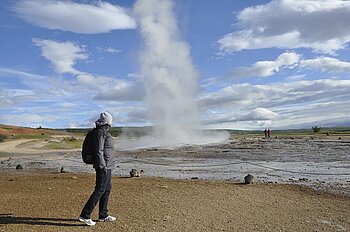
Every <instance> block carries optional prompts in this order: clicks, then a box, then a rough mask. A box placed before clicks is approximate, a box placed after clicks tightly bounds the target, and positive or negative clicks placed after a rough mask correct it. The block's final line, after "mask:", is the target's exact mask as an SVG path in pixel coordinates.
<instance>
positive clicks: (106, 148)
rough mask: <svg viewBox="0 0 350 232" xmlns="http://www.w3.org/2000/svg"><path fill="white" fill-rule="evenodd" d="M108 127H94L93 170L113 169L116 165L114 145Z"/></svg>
mask: <svg viewBox="0 0 350 232" xmlns="http://www.w3.org/2000/svg"><path fill="white" fill-rule="evenodd" d="M109 128H110V127H109V126H108V125H102V126H99V125H96V132H95V136H94V148H95V151H94V152H95V163H94V165H93V167H94V168H95V169H113V168H114V166H115V163H116V159H115V151H114V143H113V138H112V136H111V134H110V133H109Z"/></svg>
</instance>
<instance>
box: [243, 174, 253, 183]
mask: <svg viewBox="0 0 350 232" xmlns="http://www.w3.org/2000/svg"><path fill="white" fill-rule="evenodd" d="M254 182H255V177H254V176H253V175H250V174H248V175H246V176H245V177H244V183H245V184H253V183H254Z"/></svg>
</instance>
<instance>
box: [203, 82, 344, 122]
mask: <svg viewBox="0 0 350 232" xmlns="http://www.w3.org/2000/svg"><path fill="white" fill-rule="evenodd" d="M349 89H350V80H331V79H326V80H313V81H296V82H289V83H274V84H268V85H253V84H232V85H230V86H227V87H225V88H222V89H220V90H217V91H216V92H214V93H203V94H202V96H201V97H200V98H199V103H200V106H201V111H202V117H203V120H204V121H205V122H206V123H211V124H212V125H216V126H220V125H221V124H222V126H224V127H231V128H232V127H233V128H242V129H244V128H245V129H247V128H251V129H254V128H260V126H261V124H259V122H260V123H261V122H262V121H269V122H271V125H272V126H273V127H283V128H287V127H288V126H292V125H293V128H298V125H299V128H300V127H302V125H304V123H308V124H307V125H310V124H311V123H312V122H315V121H319V122H323V123H327V122H330V120H331V119H334V118H339V117H342V118H343V119H344V120H345V118H344V117H345V116H347V115H349V114H350V108H349V107H346V105H349V104H350V100H349V99H350V91H349ZM248 120H252V121H254V123H251V124H249V123H246V122H247V121H248ZM347 122H348V123H349V122H350V120H348V121H347ZM342 123H344V121H342ZM305 125H306V124H305ZM333 125H335V124H334V123H333Z"/></svg>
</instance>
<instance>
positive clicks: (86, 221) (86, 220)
mask: <svg viewBox="0 0 350 232" xmlns="http://www.w3.org/2000/svg"><path fill="white" fill-rule="evenodd" d="M79 221H81V222H84V223H85V224H86V225H88V226H94V225H96V222H94V221H93V220H91V219H86V218H82V217H79Z"/></svg>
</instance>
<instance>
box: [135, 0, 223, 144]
mask: <svg viewBox="0 0 350 232" xmlns="http://www.w3.org/2000/svg"><path fill="white" fill-rule="evenodd" d="M173 7H174V4H173V2H172V1H170V0H138V1H137V2H136V3H135V5H134V13H135V16H136V17H137V19H138V23H139V25H138V26H139V29H140V33H141V36H142V38H143V41H144V44H143V45H144V46H143V49H142V51H141V52H140V64H141V76H142V78H143V83H144V86H145V90H146V97H145V99H144V102H145V106H146V108H147V116H148V118H149V120H150V121H151V122H152V123H153V125H154V129H153V134H152V136H149V137H146V138H142V139H141V140H140V141H138V142H139V143H141V144H139V145H141V146H176V145H183V144H202V143H208V142H215V141H216V140H218V138H217V137H216V136H215V137H216V138H215V137H213V136H210V137H209V136H204V135H203V134H202V133H201V132H200V129H201V125H200V123H199V115H198V107H197V103H196V101H195V98H196V96H197V91H198V82H197V80H198V73H197V71H196V69H195V68H194V66H193V64H192V59H191V56H190V49H189V46H188V44H187V43H186V42H185V41H183V40H182V39H181V36H180V33H179V31H178V26H177V21H176V16H175V13H174V12H173ZM222 139H223V138H219V140H222Z"/></svg>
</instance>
